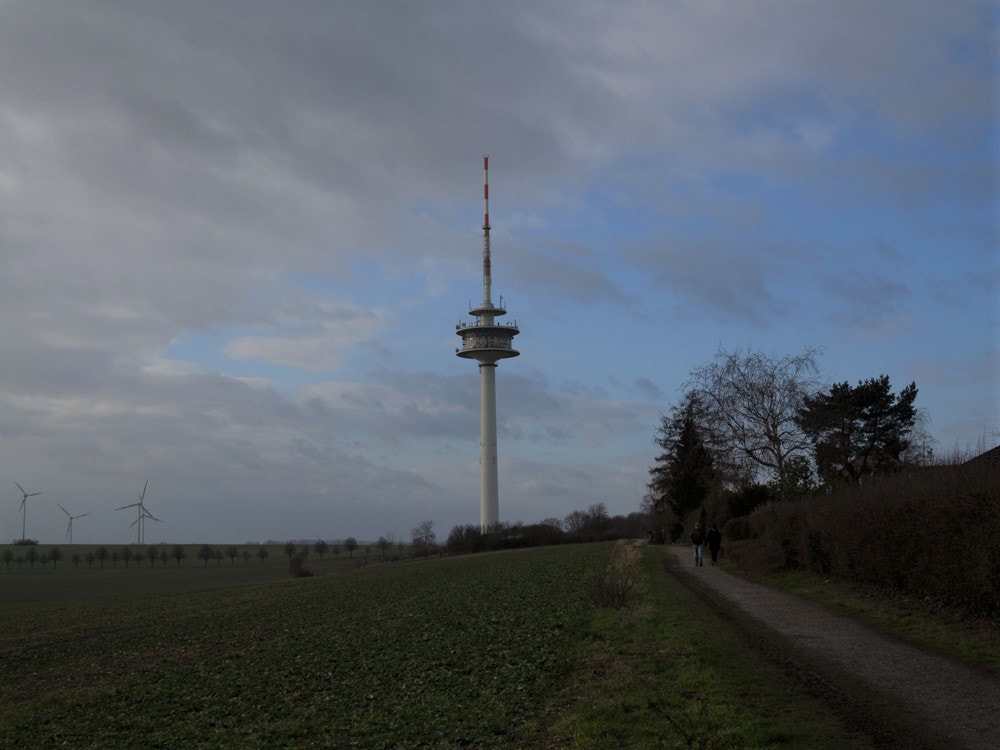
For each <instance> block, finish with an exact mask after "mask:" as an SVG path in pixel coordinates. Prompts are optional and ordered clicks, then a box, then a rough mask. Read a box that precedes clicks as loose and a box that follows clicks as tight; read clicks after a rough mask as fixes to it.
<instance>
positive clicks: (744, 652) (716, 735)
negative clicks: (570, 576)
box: [526, 547, 871, 750]
mask: <svg viewBox="0 0 1000 750" xmlns="http://www.w3.org/2000/svg"><path fill="white" fill-rule="evenodd" d="M666 554H667V553H666V551H665V550H663V549H662V548H654V547H647V548H645V549H643V551H642V554H641V555H639V556H638V557H637V560H636V563H635V564H636V569H635V571H636V580H637V583H638V586H637V589H636V593H635V596H634V598H633V600H632V602H631V604H630V606H628V607H626V608H624V609H611V608H601V609H597V610H595V611H594V612H593V614H592V616H591V619H590V623H589V627H588V630H587V634H586V637H585V639H584V641H583V642H582V644H581V657H580V660H579V662H578V666H577V669H576V671H575V672H574V674H573V676H572V679H571V682H570V684H569V687H568V689H567V690H566V692H565V693H564V694H563V695H562V697H561V699H560V700H559V701H558V702H557V703H556V705H554V706H553V707H551V708H550V709H549V711H548V712H547V713H546V714H545V715H544V716H543V717H542V718H541V719H540V720H539V721H538V722H537V723H536V724H535V725H534V726H533V727H532V730H533V731H532V733H531V734H530V735H529V738H528V740H527V742H526V745H528V746H532V747H547V748H574V749H577V750H583V749H586V748H608V747H615V748H674V747H677V748H683V747H693V748H705V749H708V748H735V747H739V748H814V749H816V750H827V749H829V750H834V749H837V750H840V749H842V748H845V747H851V748H866V747H870V746H871V745H870V742H869V740H868V739H867V738H865V737H863V736H859V735H858V734H857V733H855V732H852V731H851V730H849V729H848V728H847V727H845V726H844V724H843V723H842V722H841V720H840V719H839V718H838V717H837V716H836V715H835V714H834V713H833V712H832V710H831V709H829V708H828V707H827V706H826V704H824V703H823V702H822V701H820V700H819V699H817V698H815V697H813V696H812V695H809V694H808V693H806V692H805V691H804V690H803V689H801V688H800V687H799V686H798V685H795V684H791V683H790V682H789V681H788V680H787V678H786V677H785V676H784V674H783V673H782V672H781V671H780V669H778V668H777V667H775V666H774V665H772V664H770V663H768V662H767V661H765V660H764V659H763V657H761V656H759V655H758V654H756V653H755V652H754V651H753V650H752V649H751V648H750V647H749V646H748V645H747V643H746V641H745V640H744V638H743V636H742V634H741V633H739V632H738V631H736V630H735V629H734V628H733V627H732V626H730V625H728V624H726V623H724V622H722V621H720V620H719V619H718V617H716V616H715V615H714V614H713V613H712V612H710V611H709V610H708V609H707V608H706V607H705V605H704V604H703V603H702V601H701V600H700V599H698V598H697V597H696V596H695V595H694V594H692V593H690V592H689V591H688V590H687V589H685V588H684V587H683V586H682V585H681V584H680V583H679V582H678V581H677V580H676V579H675V578H674V577H673V576H672V575H671V574H670V573H669V572H668V571H667V567H666V560H665V555H666Z"/></svg>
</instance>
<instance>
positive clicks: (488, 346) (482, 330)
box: [455, 155, 520, 531]
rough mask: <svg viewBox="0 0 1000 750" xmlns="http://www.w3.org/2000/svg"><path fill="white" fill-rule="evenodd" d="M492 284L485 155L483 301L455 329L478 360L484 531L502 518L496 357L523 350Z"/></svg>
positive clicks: (464, 349)
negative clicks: (501, 320)
mask: <svg viewBox="0 0 1000 750" xmlns="http://www.w3.org/2000/svg"><path fill="white" fill-rule="evenodd" d="M492 284H493V277H492V268H491V258H490V157H489V156H488V155H484V156H483V304H482V307H474V308H472V309H471V310H469V315H472V316H474V317H475V319H476V320H475V322H474V323H459V324H458V325H457V326H455V332H456V333H457V334H458V335H459V336H461V337H462V346H461V348H460V349H456V350H455V354H457V355H458V356H459V357H464V358H465V359H474V360H476V361H477V362H479V382H480V399H479V404H480V432H479V470H480V481H479V524H480V527H481V528H482V530H483V531H487V530H488V529H489V528H490V527H491V526H495V525H496V524H498V523H499V522H500V507H499V506H500V503H499V492H498V484H497V393H496V369H497V361H498V360H501V359H507V358H509V357H516V356H518V355H519V354H520V352H519V351H517V350H516V349H515V348H514V346H513V341H514V337H515V336H516V335H517V334H518V333H520V331H519V330H518V328H517V324H516V323H506V324H500V323H497V322H496V319H497V318H498V317H500V316H501V315H506V314H507V311H506V310H504V309H503V298H502V297H501V301H500V306H499V307H495V306H494V305H493V299H492V296H491V286H492Z"/></svg>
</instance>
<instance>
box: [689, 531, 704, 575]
mask: <svg viewBox="0 0 1000 750" xmlns="http://www.w3.org/2000/svg"><path fill="white" fill-rule="evenodd" d="M691 544H693V545H694V566H695V567H696V568H700V567H701V565H702V556H701V548H702V545H703V544H705V532H704V531H702V530H701V524H700V523H695V525H694V531H692V532H691Z"/></svg>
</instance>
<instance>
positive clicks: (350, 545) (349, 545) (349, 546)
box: [344, 536, 358, 557]
mask: <svg viewBox="0 0 1000 750" xmlns="http://www.w3.org/2000/svg"><path fill="white" fill-rule="evenodd" d="M357 548H358V540H357V539H355V538H354V537H353V536H349V537H347V539H345V540H344V549H346V550H347V551H348V553H349V556H350V557H354V550H356V549H357Z"/></svg>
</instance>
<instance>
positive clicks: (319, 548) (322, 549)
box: [313, 539, 330, 560]
mask: <svg viewBox="0 0 1000 750" xmlns="http://www.w3.org/2000/svg"><path fill="white" fill-rule="evenodd" d="M329 548H330V546H329V545H328V544H327V543H326V542H324V541H323V540H322V539H317V540H316V543H315V544H314V545H313V551H314V552H315V553H316V554H317V555H319V559H320V560H322V559H323V555H325V554H326V551H327V550H328V549H329Z"/></svg>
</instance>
